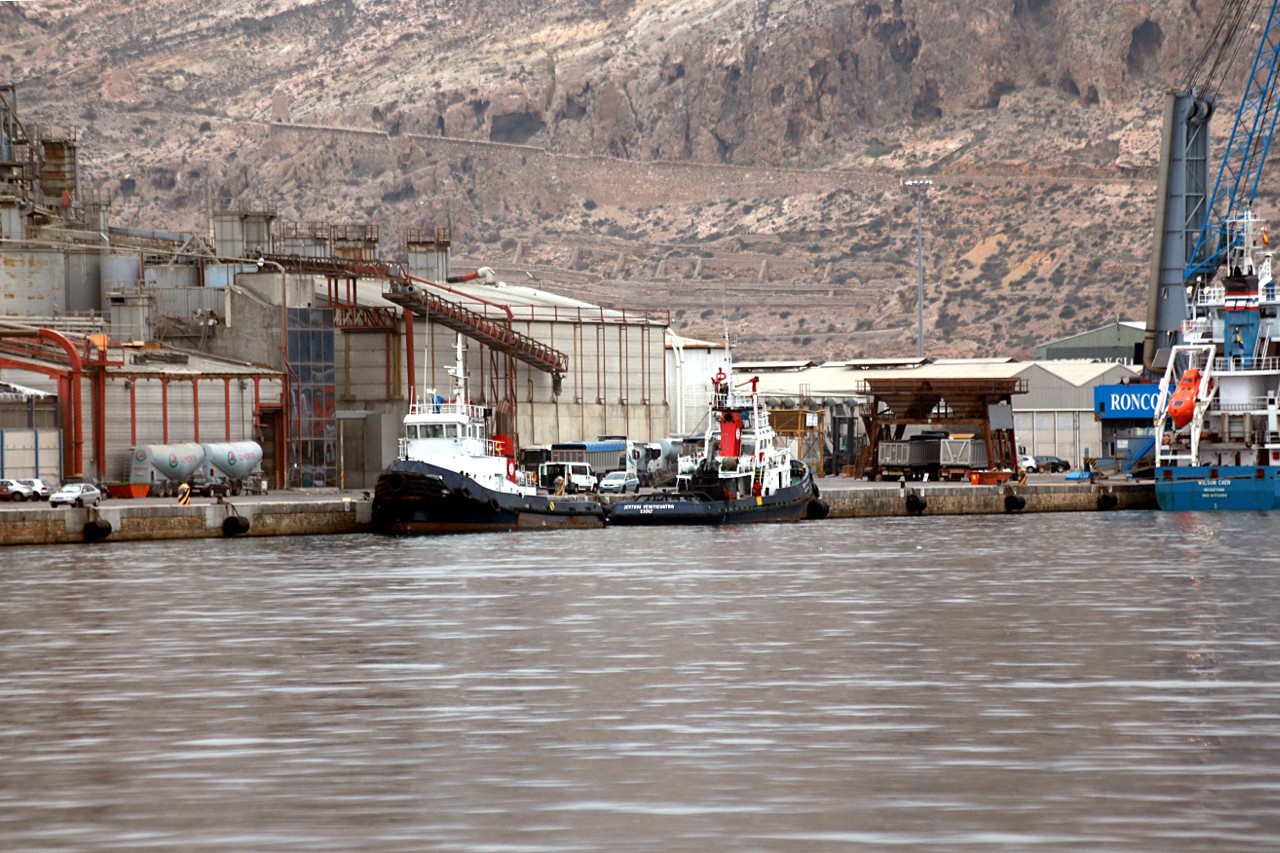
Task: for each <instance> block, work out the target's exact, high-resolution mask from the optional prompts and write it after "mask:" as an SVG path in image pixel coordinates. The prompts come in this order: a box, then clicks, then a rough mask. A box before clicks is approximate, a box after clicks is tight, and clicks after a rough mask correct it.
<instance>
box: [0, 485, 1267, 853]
mask: <svg viewBox="0 0 1280 853" xmlns="http://www.w3.org/2000/svg"><path fill="white" fill-rule="evenodd" d="M1277 542H1280V514H1255V513H1221V514H1181V513H1156V512H1145V511H1137V512H1125V513H1097V512H1094V513H1056V514H1039V515H1021V516H1017V515H1011V516H998V515H997V516H951V517H937V518H929V517H925V518H875V519H843V520H830V521H823V522H805V523H800V524H793V525H776V526H775V525H758V526H748V527H738V528H724V529H695V528H669V529H663V530H657V531H655V530H649V529H638V528H630V529H623V528H617V529H605V530H589V531H563V532H546V533H512V534H483V535H472V536H458V537H447V538H405V539H393V538H380V537H377V536H372V535H353V536H346V537H309V538H307V537H298V538H271V539H226V540H202V541H192V542H178V543H175V542H149V543H114V544H112V543H104V544H101V545H94V546H86V545H76V546H48V547H33V548H25V547H22V548H19V547H14V548H7V549H5V550H4V551H3V556H4V563H3V583H4V595H3V596H0V755H3V761H2V762H0V838H2V839H4V845H3V846H4V848H5V849H13V850H44V849H60V850H90V849H91V850H145V849H174V850H178V849H180V850H306V851H318V850H435V851H475V853H526V852H527V853H533V851H555V853H563V852H564V851H843V850H849V849H867V850H912V851H918V850H929V851H935V850H936V851H947V850H965V851H976V850H983V851H986V850H1017V851H1025V850H1062V851H1078V850H1126V851H1127V850H1152V851H1169V850H1224V851H1249V850H1258V851H1263V850H1267V851H1270V850H1275V849H1278V848H1280V558H1278V557H1277V556H1276V544H1275V543H1277Z"/></svg>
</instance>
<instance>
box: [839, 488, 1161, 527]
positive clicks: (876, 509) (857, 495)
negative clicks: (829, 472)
mask: <svg viewBox="0 0 1280 853" xmlns="http://www.w3.org/2000/svg"><path fill="white" fill-rule="evenodd" d="M818 483H819V488H820V489H821V490H822V498H823V500H825V501H826V502H827V503H828V505H830V507H831V515H830V516H829V517H830V518H866V517H876V516H895V515H992V514H1000V513H1008V512H1023V513H1027V512H1098V511H1111V510H1129V509H1156V508H1157V505H1156V497H1155V487H1154V486H1153V485H1152V484H1150V483H1147V484H1139V483H1120V484H1084V483H1081V484H1066V483H1064V484H1046V485H1035V486H1011V485H1002V486H973V485H968V484H964V485H954V486H943V485H932V486H923V487H922V486H920V485H919V484H913V485H909V486H907V487H906V488H899V487H898V485H897V484H895V485H893V486H892V487H887V486H879V487H876V488H846V489H841V488H839V487H838V486H837V487H831V486H827V485H826V484H825V483H824V482H823V481H822V480H819V481H818ZM912 495H916V496H918V498H922V499H923V506H921V503H920V501H919V500H915V501H913V500H911V496H912ZM1019 499H1021V500H1019Z"/></svg>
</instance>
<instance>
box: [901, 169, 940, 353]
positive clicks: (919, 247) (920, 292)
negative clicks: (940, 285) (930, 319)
mask: <svg viewBox="0 0 1280 853" xmlns="http://www.w3.org/2000/svg"><path fill="white" fill-rule="evenodd" d="M902 185H903V186H904V187H906V188H908V189H909V190H911V194H912V195H914V196H915V198H916V356H917V357H919V358H920V359H922V360H923V359H924V193H925V190H927V189H928V188H929V187H931V186H933V181H931V180H929V179H928V178H907V179H906V180H905V181H903V182H902Z"/></svg>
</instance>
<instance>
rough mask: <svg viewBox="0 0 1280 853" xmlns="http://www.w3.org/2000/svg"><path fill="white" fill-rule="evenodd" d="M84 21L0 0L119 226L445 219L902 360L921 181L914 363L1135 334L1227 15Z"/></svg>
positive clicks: (642, 285)
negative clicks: (921, 273)
mask: <svg viewBox="0 0 1280 853" xmlns="http://www.w3.org/2000/svg"><path fill="white" fill-rule="evenodd" d="M81 6H82V4H76V3H71V2H42V3H35V4H0V35H2V36H3V39H2V41H3V44H4V45H5V47H3V48H0V56H2V58H3V59H4V61H5V62H6V63H7V65H8V67H10V68H13V69H16V73H15V78H14V82H16V83H18V85H19V90H18V91H19V98H20V108H21V110H22V114H23V115H24V116H25V117H27V118H28V119H29V120H32V119H34V120H39V121H46V122H51V123H59V124H64V125H65V124H73V125H76V126H78V127H79V128H80V129H81V133H82V149H81V150H82V153H83V155H84V159H85V161H86V166H87V168H86V172H87V175H88V177H89V178H90V179H91V180H93V181H94V182H96V183H97V184H98V185H99V186H101V187H102V188H103V189H104V190H105V191H107V192H109V193H110V196H111V199H112V205H113V207H112V219H113V222H114V223H115V224H122V225H130V226H135V227H144V228H156V229H163V230H173V229H175V228H184V229H204V228H206V227H207V221H208V220H207V216H208V211H209V208H210V206H211V205H217V204H222V203H226V202H229V201H232V200H237V199H240V200H243V199H256V200H260V201H262V202H263V203H265V204H269V205H271V206H272V207H274V208H275V209H276V210H277V211H278V212H279V215H280V218H281V219H282V220H285V221H312V220H330V221H335V222H367V221H373V222H377V223H379V224H380V225H381V227H382V235H383V242H384V254H386V255H388V256H392V257H394V256H396V255H398V254H399V252H400V250H399V243H400V235H402V234H403V232H404V230H405V229H406V228H409V227H419V226H432V225H438V224H448V225H450V226H451V227H452V229H453V234H454V240H455V250H456V256H457V265H459V266H464V265H467V264H470V265H479V264H488V265H491V266H495V267H497V268H499V269H500V270H501V271H502V272H503V273H504V275H505V276H507V277H509V278H511V279H513V280H517V279H519V278H523V279H524V280H526V281H527V280H529V278H530V277H533V278H536V280H537V281H539V282H540V283H541V284H542V285H543V286H545V287H547V288H549V289H553V290H558V291H563V292H568V293H572V294H575V295H580V296H581V297H583V298H585V299H589V300H592V301H596V302H600V303H604V304H607V305H613V306H625V307H636V308H648V309H651V310H670V311H671V312H672V315H673V320H674V324H675V326H676V328H677V329H679V330H682V331H684V332H686V333H688V334H692V335H697V336H703V337H717V336H718V333H719V329H720V328H721V326H722V324H723V323H724V322H728V323H729V325H730V326H732V327H733V328H734V329H736V330H737V332H738V334H739V340H740V342H741V345H740V352H741V354H742V355H744V356H747V357H751V358H762V357H798V356H805V357H812V358H839V357H850V356H858V355H879V354H904V353H910V352H914V349H915V343H914V328H915V305H916V302H915V299H916V296H915V294H916V264H915V236H914V225H915V208H914V205H913V203H912V201H911V198H910V196H909V195H907V193H906V192H904V191H903V189H902V188H901V187H900V181H901V179H902V178H903V177H906V176H909V175H912V174H927V175H928V176H929V177H931V178H932V179H933V180H934V181H935V186H934V187H933V189H932V190H931V192H930V193H929V197H928V202H927V204H926V208H925V211H924V223H925V225H924V232H925V269H926V327H927V329H926V335H927V338H928V349H929V352H930V354H932V355H975V354H992V353H998V354H1011V355H1028V354H1029V353H1030V351H1031V348H1032V347H1033V345H1034V344H1035V343H1036V342H1038V341H1042V340H1046V339H1051V338H1056V337H1059V336H1061V335H1063V334H1068V333H1071V332H1073V331H1078V330H1081V329H1085V328H1089V327H1092V326H1095V325H1099V324H1102V323H1106V322H1110V321H1112V320H1114V319H1116V318H1117V317H1127V318H1140V317H1141V315H1142V305H1143V300H1144V298H1145V286H1146V280H1145V268H1146V264H1147V255H1148V253H1149V251H1150V249H1149V246H1150V241H1151V223H1152V218H1153V210H1152V207H1153V203H1154V193H1155V168H1156V158H1157V154H1158V147H1159V122H1160V112H1161V110H1162V107H1163V102H1162V98H1163V92H1164V90H1165V89H1167V88H1169V87H1171V86H1173V85H1175V84H1176V83H1177V82H1178V80H1179V79H1180V78H1181V77H1182V75H1183V73H1184V72H1185V70H1186V69H1187V68H1188V67H1189V66H1190V64H1191V63H1192V61H1193V60H1194V57H1195V55H1196V53H1197V52H1198V50H1199V47H1200V41H1201V39H1202V38H1203V37H1204V36H1205V34H1206V33H1207V31H1208V29H1209V27H1210V25H1211V24H1212V22H1213V19H1214V18H1215V17H1216V15H1217V12H1218V8H1219V3H1218V2H1212V3H1205V2H1199V3H1190V2H1187V1H1186V0H1182V1H1181V2H1179V1H1178V0H1151V2H1146V3H1134V2H1108V0H1078V2H1071V3H1068V2H1064V1H1063V0H1010V2H1002V3H985V2H972V0H920V2H915V3H911V2H880V3H872V2H816V1H815V0H740V2H733V0H683V2H656V0H631V2H626V0H615V2H609V0H597V2H589V0H555V2H533V0H528V2H521V0H487V1H486V0H465V2H458V0H454V2H446V1H445V0H438V2H432V0H424V1H423V2H410V3H404V4H397V5H395V6H389V5H385V4H379V3H373V2H353V1H352V0H348V1H347V2H342V0H332V2H314V3H286V2H265V3H253V4H250V3H246V2H236V0H232V2H228V3H224V4H220V5H217V6H208V5H205V4H200V5H197V4H195V3H192V2H189V0H165V2H161V1H160V0H150V2H140V3H136V4H115V3H110V2H108V3H100V4H90V5H89V6H88V7H87V8H81ZM1234 97H1238V96H1232V95H1227V96H1225V98H1224V101H1226V102H1227V105H1226V106H1224V108H1223V110H1222V111H1220V113H1219V118H1218V124H1217V128H1216V130H1217V134H1218V136H1219V137H1221V136H1223V135H1225V133H1226V132H1227V130H1228V120H1229V116H1228V115H1227V113H1228V112H1233V111H1234V103H1233V102H1232V101H1233V98H1234ZM1273 198H1274V196H1273V195H1268V196H1267V197H1266V198H1265V199H1264V205H1263V213H1264V215H1265V213H1266V211H1267V208H1269V207H1271V206H1273V202H1272V199H1273Z"/></svg>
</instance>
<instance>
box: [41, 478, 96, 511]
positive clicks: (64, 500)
mask: <svg viewBox="0 0 1280 853" xmlns="http://www.w3.org/2000/svg"><path fill="white" fill-rule="evenodd" d="M101 502H102V491H101V490H100V489H99V488H98V487H97V486H91V485H89V484H88V483H66V484H64V485H63V487H62V488H61V489H58V491H56V492H54V493H53V494H51V495H49V506H51V507H52V506H64V505H65V506H74V507H81V506H97V505H98V504H99V503H101Z"/></svg>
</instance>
